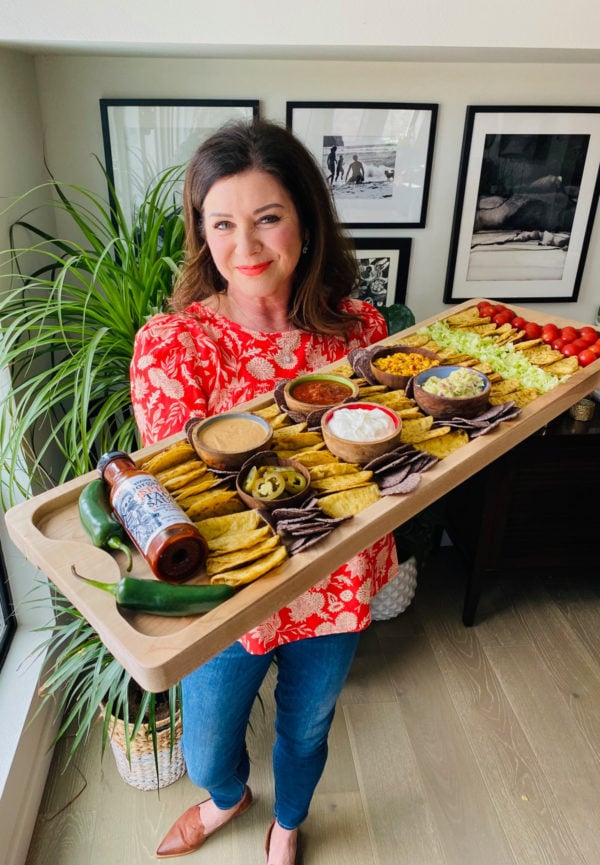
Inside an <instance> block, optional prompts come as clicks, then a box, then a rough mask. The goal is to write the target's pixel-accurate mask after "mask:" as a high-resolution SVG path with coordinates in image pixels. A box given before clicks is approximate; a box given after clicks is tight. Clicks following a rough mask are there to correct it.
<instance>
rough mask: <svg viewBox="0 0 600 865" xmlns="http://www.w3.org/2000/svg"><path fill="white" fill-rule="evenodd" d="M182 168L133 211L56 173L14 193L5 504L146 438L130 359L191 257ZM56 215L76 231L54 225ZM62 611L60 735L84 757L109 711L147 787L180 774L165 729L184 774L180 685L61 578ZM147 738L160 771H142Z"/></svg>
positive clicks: (3, 280) (0, 464) (58, 632)
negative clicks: (152, 673) (153, 679)
mask: <svg viewBox="0 0 600 865" xmlns="http://www.w3.org/2000/svg"><path fill="white" fill-rule="evenodd" d="M100 167H101V168H102V166H100ZM102 171H103V173H104V177H105V178H106V180H107V182H108V177H107V175H106V172H105V170H104V169H103V168H102ZM180 178H181V169H180V168H172V169H169V170H168V171H166V172H164V173H163V174H162V175H160V176H159V177H158V178H157V179H156V181H155V182H154V183H152V184H151V185H150V187H149V188H148V190H147V191H146V193H145V195H144V196H143V198H142V200H141V203H140V204H139V206H138V208H137V210H136V212H135V214H134V216H133V218H132V219H128V218H127V217H126V216H125V213H124V210H123V208H122V207H121V206H120V204H119V201H118V199H117V196H116V194H115V191H114V188H112V187H111V186H110V184H108V186H109V195H108V197H107V199H104V198H103V197H102V196H100V195H97V194H95V193H93V192H91V191H90V190H87V189H85V188H83V187H78V186H73V185H69V184H65V183H60V182H58V181H56V180H55V179H54V178H51V179H50V180H49V181H48V183H47V184H45V185H44V187H42V188H40V187H36V189H34V190H30V191H29V192H28V193H26V194H25V195H23V196H21V197H20V198H19V199H18V200H17V201H16V202H13V204H12V205H11V206H12V208H13V210H15V211H16V209H19V211H20V215H18V216H16V217H15V218H14V220H12V222H11V223H10V226H9V241H10V248H9V249H7V250H5V251H3V252H0V320H1V322H2V340H1V341H0V368H6V369H7V370H8V371H9V372H10V376H11V381H12V388H11V390H10V391H9V392H8V393H6V394H3V395H1V396H0V469H1V470H2V472H3V478H4V479H5V482H4V483H3V484H2V506H3V507H4V508H6V507H8V506H11V505H13V504H14V503H15V502H16V500H18V499H20V498H22V497H23V496H28V495H31V494H32V493H38V492H42V491H44V490H46V489H49V488H50V487H53V486H55V485H57V484H61V483H63V482H65V481H66V480H68V479H70V478H72V477H76V476H79V475H82V474H85V473H87V472H89V471H91V470H92V469H94V468H95V466H96V464H97V460H98V458H99V456H100V455H101V454H102V453H104V452H106V451H109V450H124V451H132V450H135V449H136V448H137V447H138V446H139V443H138V436H137V430H136V426H135V422H134V419H133V414H132V410H131V401H130V385H129V363H130V360H131V356H132V352H133V340H134V336H135V333H136V331H137V330H138V329H139V328H140V327H141V325H142V324H143V323H144V322H145V321H146V320H147V319H148V318H149V317H150V316H151V315H153V314H154V313H155V312H157V311H158V310H160V309H161V308H162V307H163V304H164V302H165V299H166V298H167V297H168V296H169V294H170V292H171V288H172V283H173V279H174V276H175V275H176V274H177V272H178V268H179V265H180V263H181V261H182V258H183V236H184V230H183V222H182V219H181V215H180V208H179V206H178V203H177V194H176V193H177V189H178V184H179V182H180ZM44 191H46V192H47V201H45V202H44V203H42V204H39V200H40V196H41V195H42V194H43V192H44ZM49 213H50V216H54V217H55V222H56V224H57V225H58V224H60V225H61V226H64V234H63V233H61V234H60V235H58V233H52V231H51V230H49V229H48V228H47V227H46V226H47V225H48V222H49V218H48V214H49ZM42 226H44V227H42ZM51 613H52V621H51V622H50V623H49V624H48V626H47V627H45V628H43V629H42V631H43V632H44V633H43V634H42V638H41V643H40V647H39V649H40V651H42V652H45V653H46V652H47V653H48V665H47V668H46V673H45V677H44V679H43V682H42V695H43V696H44V697H45V698H47V699H53V700H55V701H56V708H57V713H59V714H60V715H61V716H62V719H63V720H62V723H61V727H60V730H59V734H58V738H60V737H61V736H63V735H65V734H66V733H67V731H68V730H70V729H72V728H73V727H74V728H75V729H76V734H75V736H74V739H73V742H72V746H71V755H72V753H73V752H74V751H75V750H76V748H77V747H78V746H79V745H80V744H81V743H82V742H83V741H84V740H85V738H86V736H87V733H88V732H89V730H90V728H91V726H92V724H93V723H96V721H97V718H98V716H99V714H100V712H102V715H103V718H104V721H103V731H102V752H104V749H105V747H106V744H107V742H109V741H110V742H111V745H112V746H115V745H118V746H119V749H120V750H122V751H123V752H124V760H121V763H124V764H125V765H124V770H125V771H126V772H127V771H129V776H128V777H126V776H125V774H124V772H123V771H121V766H120V765H119V759H117V764H118V765H119V769H120V771H121V774H122V775H123V777H124V778H125V780H126V781H128V782H129V783H132V784H134V786H142V788H143V789H150V788H152V787H153V786H154V787H155V786H158V784H159V783H160V784H161V785H163V786H164V784H165V783H170V780H164V778H163V779H161V778H160V768H161V766H160V763H161V761H162V760H163V759H164V754H163V752H164V751H165V747H164V738H165V735H166V737H167V740H168V741H167V748H166V750H167V763H171V762H173V760H175V764H176V765H175V767H174V768H173V767H172V766H171V767H169V768H168V770H167V771H168V772H171V771H173V772H175V774H176V773H177V771H178V765H179V762H181V763H182V758H181V761H179V758H178V757H177V755H175V757H174V754H173V748H174V747H178V745H177V737H178V734H179V728H180V726H181V724H180V717H179V714H178V713H179V707H180V702H179V692H178V689H177V688H176V687H175V688H172V689H170V690H169V691H168V692H166V693H165V694H152V693H149V692H147V691H145V690H143V689H142V688H140V687H139V686H138V685H137V684H136V683H135V682H134V681H133V680H132V679H131V677H130V676H129V674H128V673H127V672H126V671H125V670H124V668H123V667H122V666H121V665H120V664H119V662H118V661H116V659H115V658H114V657H112V655H111V654H110V652H109V651H108V650H107V649H106V647H105V646H104V645H103V643H102V641H101V640H100V638H99V636H98V634H97V633H96V632H95V630H94V629H93V628H92V627H91V626H90V625H89V623H88V622H87V621H86V620H85V619H84V618H83V617H82V616H81V614H80V613H79V612H78V610H77V609H76V608H75V607H73V606H72V605H71V604H70V603H69V602H68V601H67V600H66V598H64V597H63V596H62V595H61V594H60V593H59V592H58V591H56V590H55V589H53V588H51ZM163 705H164V711H163V712H162V714H161V707H163ZM163 725H165V729H166V733H165V731H164V730H162V729H161V728H162V726H163ZM140 734H141V737H140ZM140 738H141V740H143V741H144V742H145V747H144V748H143V749H142V754H141V755H140V759H141V762H142V763H144V764H145V765H146V769H145V770H144V772H143V773H142V774H143V777H141V783H138V777H137V776H135V777H134V776H133V775H132V773H133V772H134V770H135V771H136V772H137V774H138V775H139V774H140V773H139V771H138V769H136V761H137V752H136V749H137V748H138V746H137V745H136V744H134V743H135V742H138V741H139V740H140ZM113 751H115V747H113ZM146 751H147V752H148V753H145V752H146ZM115 756H117V757H118V754H117V753H115ZM148 763H149V764H150V771H149V773H150V775H152V774H153V775H154V781H155V783H154V784H153V783H152V780H150V781H148V779H147V777H146V776H147V775H148V771H147V768H148V767H147V764H148ZM172 780H175V778H173V779H172Z"/></svg>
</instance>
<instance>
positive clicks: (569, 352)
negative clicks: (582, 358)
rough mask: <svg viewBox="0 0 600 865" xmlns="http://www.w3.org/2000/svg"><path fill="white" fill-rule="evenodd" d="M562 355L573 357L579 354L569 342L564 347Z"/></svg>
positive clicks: (561, 351)
mask: <svg viewBox="0 0 600 865" xmlns="http://www.w3.org/2000/svg"><path fill="white" fill-rule="evenodd" d="M560 353H561V354H562V356H563V357H573V355H577V354H579V352H578V351H577V349H576V348H575V346H574V345H573V343H572V342H568V343H567V344H566V345H563V347H562V348H561V350H560Z"/></svg>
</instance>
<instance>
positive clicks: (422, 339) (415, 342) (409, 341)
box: [389, 333, 429, 348]
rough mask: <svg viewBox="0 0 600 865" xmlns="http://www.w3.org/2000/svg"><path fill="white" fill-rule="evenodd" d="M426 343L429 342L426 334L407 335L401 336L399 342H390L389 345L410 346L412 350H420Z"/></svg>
mask: <svg viewBox="0 0 600 865" xmlns="http://www.w3.org/2000/svg"><path fill="white" fill-rule="evenodd" d="M427 342H429V336H428V335H427V334H426V333H409V334H407V335H406V336H403V337H402V338H401V340H400V341H399V342H392V343H389V345H412V346H413V347H414V348H422V347H423V346H424V345H425V343H427Z"/></svg>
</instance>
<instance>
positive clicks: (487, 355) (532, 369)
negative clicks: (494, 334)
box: [421, 321, 569, 393]
mask: <svg viewBox="0 0 600 865" xmlns="http://www.w3.org/2000/svg"><path fill="white" fill-rule="evenodd" d="M421 332H423V333H427V334H428V336H430V337H431V339H433V340H435V342H437V344H438V345H439V346H441V347H442V348H451V349H453V350H454V351H456V352H457V353H459V354H468V355H470V356H471V357H476V358H477V359H478V360H481V361H486V362H487V363H489V364H490V366H491V367H492V368H493V369H494V372H497V373H499V374H500V375H501V376H502V378H515V379H517V380H518V381H519V382H520V383H521V386H522V387H527V388H529V387H532V388H536V390H538V391H539V392H540V393H546V391H549V390H552V388H553V387H556V385H558V384H560V383H561V381H565V380H566V379H567V378H569V376H556V375H552V373H548V372H544V370H543V369H542V368H541V367H539V366H536V365H535V364H533V363H531V362H530V361H529V360H527V358H526V357H524V356H523V353H522V352H520V351H515V347H514V345H513V344H512V343H507V344H506V345H496V343H495V342H494V341H493V339H491V337H489V336H483V337H482V336H478V335H477V334H476V333H472V332H467V333H464V332H462V331H459V330H451V329H450V328H449V327H448V325H447V324H444V322H442V321H436V322H434V324H432V325H430V326H429V327H424V328H421Z"/></svg>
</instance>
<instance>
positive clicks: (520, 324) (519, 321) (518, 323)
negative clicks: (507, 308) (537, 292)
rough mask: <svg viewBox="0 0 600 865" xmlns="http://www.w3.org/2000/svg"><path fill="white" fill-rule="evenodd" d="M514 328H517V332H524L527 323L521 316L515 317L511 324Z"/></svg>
mask: <svg viewBox="0 0 600 865" xmlns="http://www.w3.org/2000/svg"><path fill="white" fill-rule="evenodd" d="M511 324H512V326H513V327H516V328H517V330H523V329H524V327H525V325H526V324H527V322H526V321H525V319H524V318H522V317H521V316H520V315H517V316H515V318H513V320H512V322H511Z"/></svg>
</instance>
